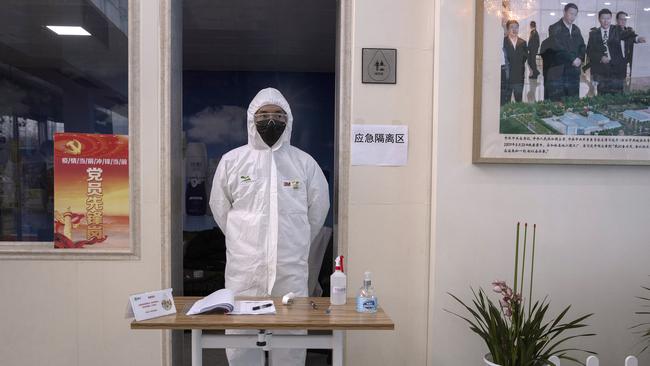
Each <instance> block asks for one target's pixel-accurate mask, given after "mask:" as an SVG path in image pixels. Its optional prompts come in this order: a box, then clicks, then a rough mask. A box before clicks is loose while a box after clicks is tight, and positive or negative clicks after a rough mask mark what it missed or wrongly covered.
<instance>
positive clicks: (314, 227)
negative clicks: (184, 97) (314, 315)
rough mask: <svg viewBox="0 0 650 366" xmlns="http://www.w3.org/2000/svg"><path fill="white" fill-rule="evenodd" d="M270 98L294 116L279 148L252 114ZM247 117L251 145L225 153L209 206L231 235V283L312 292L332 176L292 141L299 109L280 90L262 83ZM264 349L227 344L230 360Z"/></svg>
mask: <svg viewBox="0 0 650 366" xmlns="http://www.w3.org/2000/svg"><path fill="white" fill-rule="evenodd" d="M265 105H276V106H279V107H281V108H282V109H283V110H284V111H285V112H286V113H287V115H288V121H287V126H286V129H285V130H284V133H283V134H282V136H281V137H280V139H279V140H278V142H276V143H275V145H273V147H269V146H268V145H267V144H266V143H265V142H264V141H263V140H262V138H261V136H260V135H259V133H258V132H257V129H256V127H255V123H254V120H253V117H254V115H255V112H257V110H258V109H259V108H261V107H263V106H265ZM247 119H248V121H247V125H248V144H247V145H244V146H241V147H239V148H237V149H234V150H232V151H229V152H228V153H226V154H224V155H223V157H222V158H221V161H220V162H219V165H218V167H217V171H216V172H215V175H214V181H213V185H212V193H211V196H210V208H211V209H212V212H213V214H214V218H215V220H216V222H217V224H218V225H219V227H220V228H221V230H222V231H223V232H224V234H225V236H226V257H227V264H226V273H225V280H226V288H228V289H230V290H233V292H234V293H235V295H244V296H283V295H285V294H286V293H288V292H294V293H295V294H296V296H308V290H307V279H308V272H309V267H308V256H309V245H310V243H311V241H312V240H313V239H314V237H315V236H316V235H317V234H318V232H319V230H320V229H321V227H322V226H323V223H324V221H325V217H326V216H327V212H328V210H329V191H328V185H327V181H326V179H325V176H324V175H323V172H322V170H321V169H320V167H319V166H318V164H317V163H316V161H315V160H314V159H313V158H312V157H311V156H310V155H309V154H307V153H305V152H303V151H302V150H300V149H298V148H296V147H293V146H291V143H290V140H291V128H292V124H293V115H292V114H291V108H290V107H289V103H287V101H286V99H285V98H284V97H283V96H282V94H281V93H280V92H279V91H278V90H276V89H273V88H267V89H263V90H261V91H260V92H259V93H258V94H257V96H255V98H254V99H253V101H252V102H251V104H250V106H249V107H248V114H247ZM228 333H246V332H245V331H243V332H242V331H234V330H232V331H228ZM252 333H256V332H254V331H253V332H252ZM273 333H274V334H281V332H278V331H275V332H273ZM285 333H293V334H295V333H298V334H300V333H301V332H300V331H298V332H295V331H294V332H285ZM302 333H304V332H302ZM261 352H262V351H261V350H258V349H227V350H226V354H227V356H228V361H229V363H230V365H231V366H253V365H261V360H262V353H261ZM305 355H306V351H305V350H304V349H277V350H271V365H275V366H293V365H304V364H305Z"/></svg>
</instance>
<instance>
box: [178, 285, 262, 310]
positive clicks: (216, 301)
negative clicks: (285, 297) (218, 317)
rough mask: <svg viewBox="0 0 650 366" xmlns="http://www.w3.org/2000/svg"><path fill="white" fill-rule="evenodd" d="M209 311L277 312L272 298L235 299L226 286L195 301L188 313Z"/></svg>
mask: <svg viewBox="0 0 650 366" xmlns="http://www.w3.org/2000/svg"><path fill="white" fill-rule="evenodd" d="M209 311H215V312H219V313H224V314H230V315H243V314H251V315H255V314H275V305H273V301H272V300H270V299H269V300H266V301H235V295H234V294H233V292H232V291H231V290H228V289H225V288H224V289H221V290H217V291H215V292H213V293H211V294H210V295H208V296H206V297H204V298H202V299H200V300H198V301H197V302H195V303H194V305H192V307H191V308H190V310H189V311H188V312H187V315H196V314H201V313H207V312H209Z"/></svg>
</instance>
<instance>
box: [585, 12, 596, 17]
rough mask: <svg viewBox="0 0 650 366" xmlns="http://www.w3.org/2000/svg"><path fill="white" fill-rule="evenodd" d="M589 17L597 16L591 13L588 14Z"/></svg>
mask: <svg viewBox="0 0 650 366" xmlns="http://www.w3.org/2000/svg"><path fill="white" fill-rule="evenodd" d="M587 16H588V17H595V16H596V13H589V14H587Z"/></svg>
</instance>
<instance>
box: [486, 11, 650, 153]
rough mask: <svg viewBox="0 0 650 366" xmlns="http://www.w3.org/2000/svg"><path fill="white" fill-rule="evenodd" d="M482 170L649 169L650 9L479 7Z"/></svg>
mask: <svg viewBox="0 0 650 366" xmlns="http://www.w3.org/2000/svg"><path fill="white" fill-rule="evenodd" d="M476 7H477V8H476V9H477V11H476V66H475V92H474V111H475V116H474V151H473V161H474V162H475V163H542V164H615V165H648V164H650V43H647V39H648V38H646V37H647V36H648V37H650V0H618V1H614V0H613V1H605V2H603V1H593V0H590V1H587V0H578V1H575V2H570V1H562V2H560V1H555V0H477V1H476Z"/></svg>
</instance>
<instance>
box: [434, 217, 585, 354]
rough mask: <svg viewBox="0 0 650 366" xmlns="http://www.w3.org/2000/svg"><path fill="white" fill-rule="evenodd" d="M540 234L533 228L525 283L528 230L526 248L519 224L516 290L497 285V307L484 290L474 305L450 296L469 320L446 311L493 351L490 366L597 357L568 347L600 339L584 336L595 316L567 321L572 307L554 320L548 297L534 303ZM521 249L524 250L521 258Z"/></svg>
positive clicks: (494, 287) (493, 284) (516, 242)
mask: <svg viewBox="0 0 650 366" xmlns="http://www.w3.org/2000/svg"><path fill="white" fill-rule="evenodd" d="M536 230H537V226H536V225H534V226H533V235H532V251H531V252H532V253H531V255H530V270H529V272H528V277H526V276H525V275H526V274H527V272H526V258H527V253H526V251H527V249H528V248H527V236H528V224H525V225H524V236H523V246H522V247H520V240H519V238H520V224H519V223H518V224H517V238H516V241H515V270H514V281H513V287H510V286H508V284H507V283H506V282H505V281H494V282H493V283H492V290H493V291H494V292H496V293H498V294H499V295H500V296H501V298H500V299H499V301H498V302H493V301H492V300H491V299H490V298H489V297H488V295H487V294H486V293H485V291H484V290H483V289H479V290H478V291H476V290H474V289H472V294H473V298H472V301H471V303H469V302H468V303H465V302H464V301H463V300H461V299H460V298H459V297H457V296H455V295H453V294H451V293H450V294H449V295H450V296H451V297H453V298H454V299H455V300H456V301H457V302H458V303H459V304H460V305H462V308H463V309H464V310H465V311H466V312H467V315H465V316H463V315H459V314H458V313H455V312H452V311H449V310H446V311H447V312H449V313H451V314H453V315H455V316H458V317H459V318H461V319H463V320H465V321H466V322H467V323H468V324H469V327H470V329H471V330H472V331H473V332H474V333H476V334H478V335H479V336H480V337H481V338H482V339H483V341H484V342H485V345H486V346H487V348H488V350H489V353H488V354H487V355H486V356H485V358H484V362H485V364H486V365H488V366H497V365H499V366H543V365H552V363H551V361H550V360H549V359H550V358H551V357H552V356H557V357H559V358H561V359H566V360H571V361H575V362H578V363H581V362H580V361H578V360H577V359H576V358H574V357H572V356H570V355H569V352H573V351H579V352H586V353H589V354H595V353H594V352H591V351H586V350H581V349H577V348H570V347H568V346H566V343H567V342H568V341H570V340H574V339H576V338H580V337H590V336H594V335H595V334H593V333H582V332H580V331H579V330H580V329H581V328H584V327H586V326H587V325H586V324H584V321H585V320H587V319H588V318H589V317H591V316H592V315H593V314H587V315H583V316H580V317H578V318H577V319H574V320H571V321H567V320H566V316H567V313H568V312H569V309H570V308H571V306H567V307H566V308H565V309H564V310H563V311H562V312H560V313H559V315H557V316H551V315H549V305H550V304H549V300H548V297H545V298H543V299H541V300H535V301H533V273H534V269H535V245H536V244H535V238H536ZM520 249H523V250H522V253H521V254H522V255H521V256H520ZM525 281H528V282H529V285H528V289H527V290H528V293H527V294H526V295H528V298H525V297H524V294H525V292H524V291H525V290H526V289H525V288H524V283H525ZM581 364H582V363H581Z"/></svg>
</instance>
